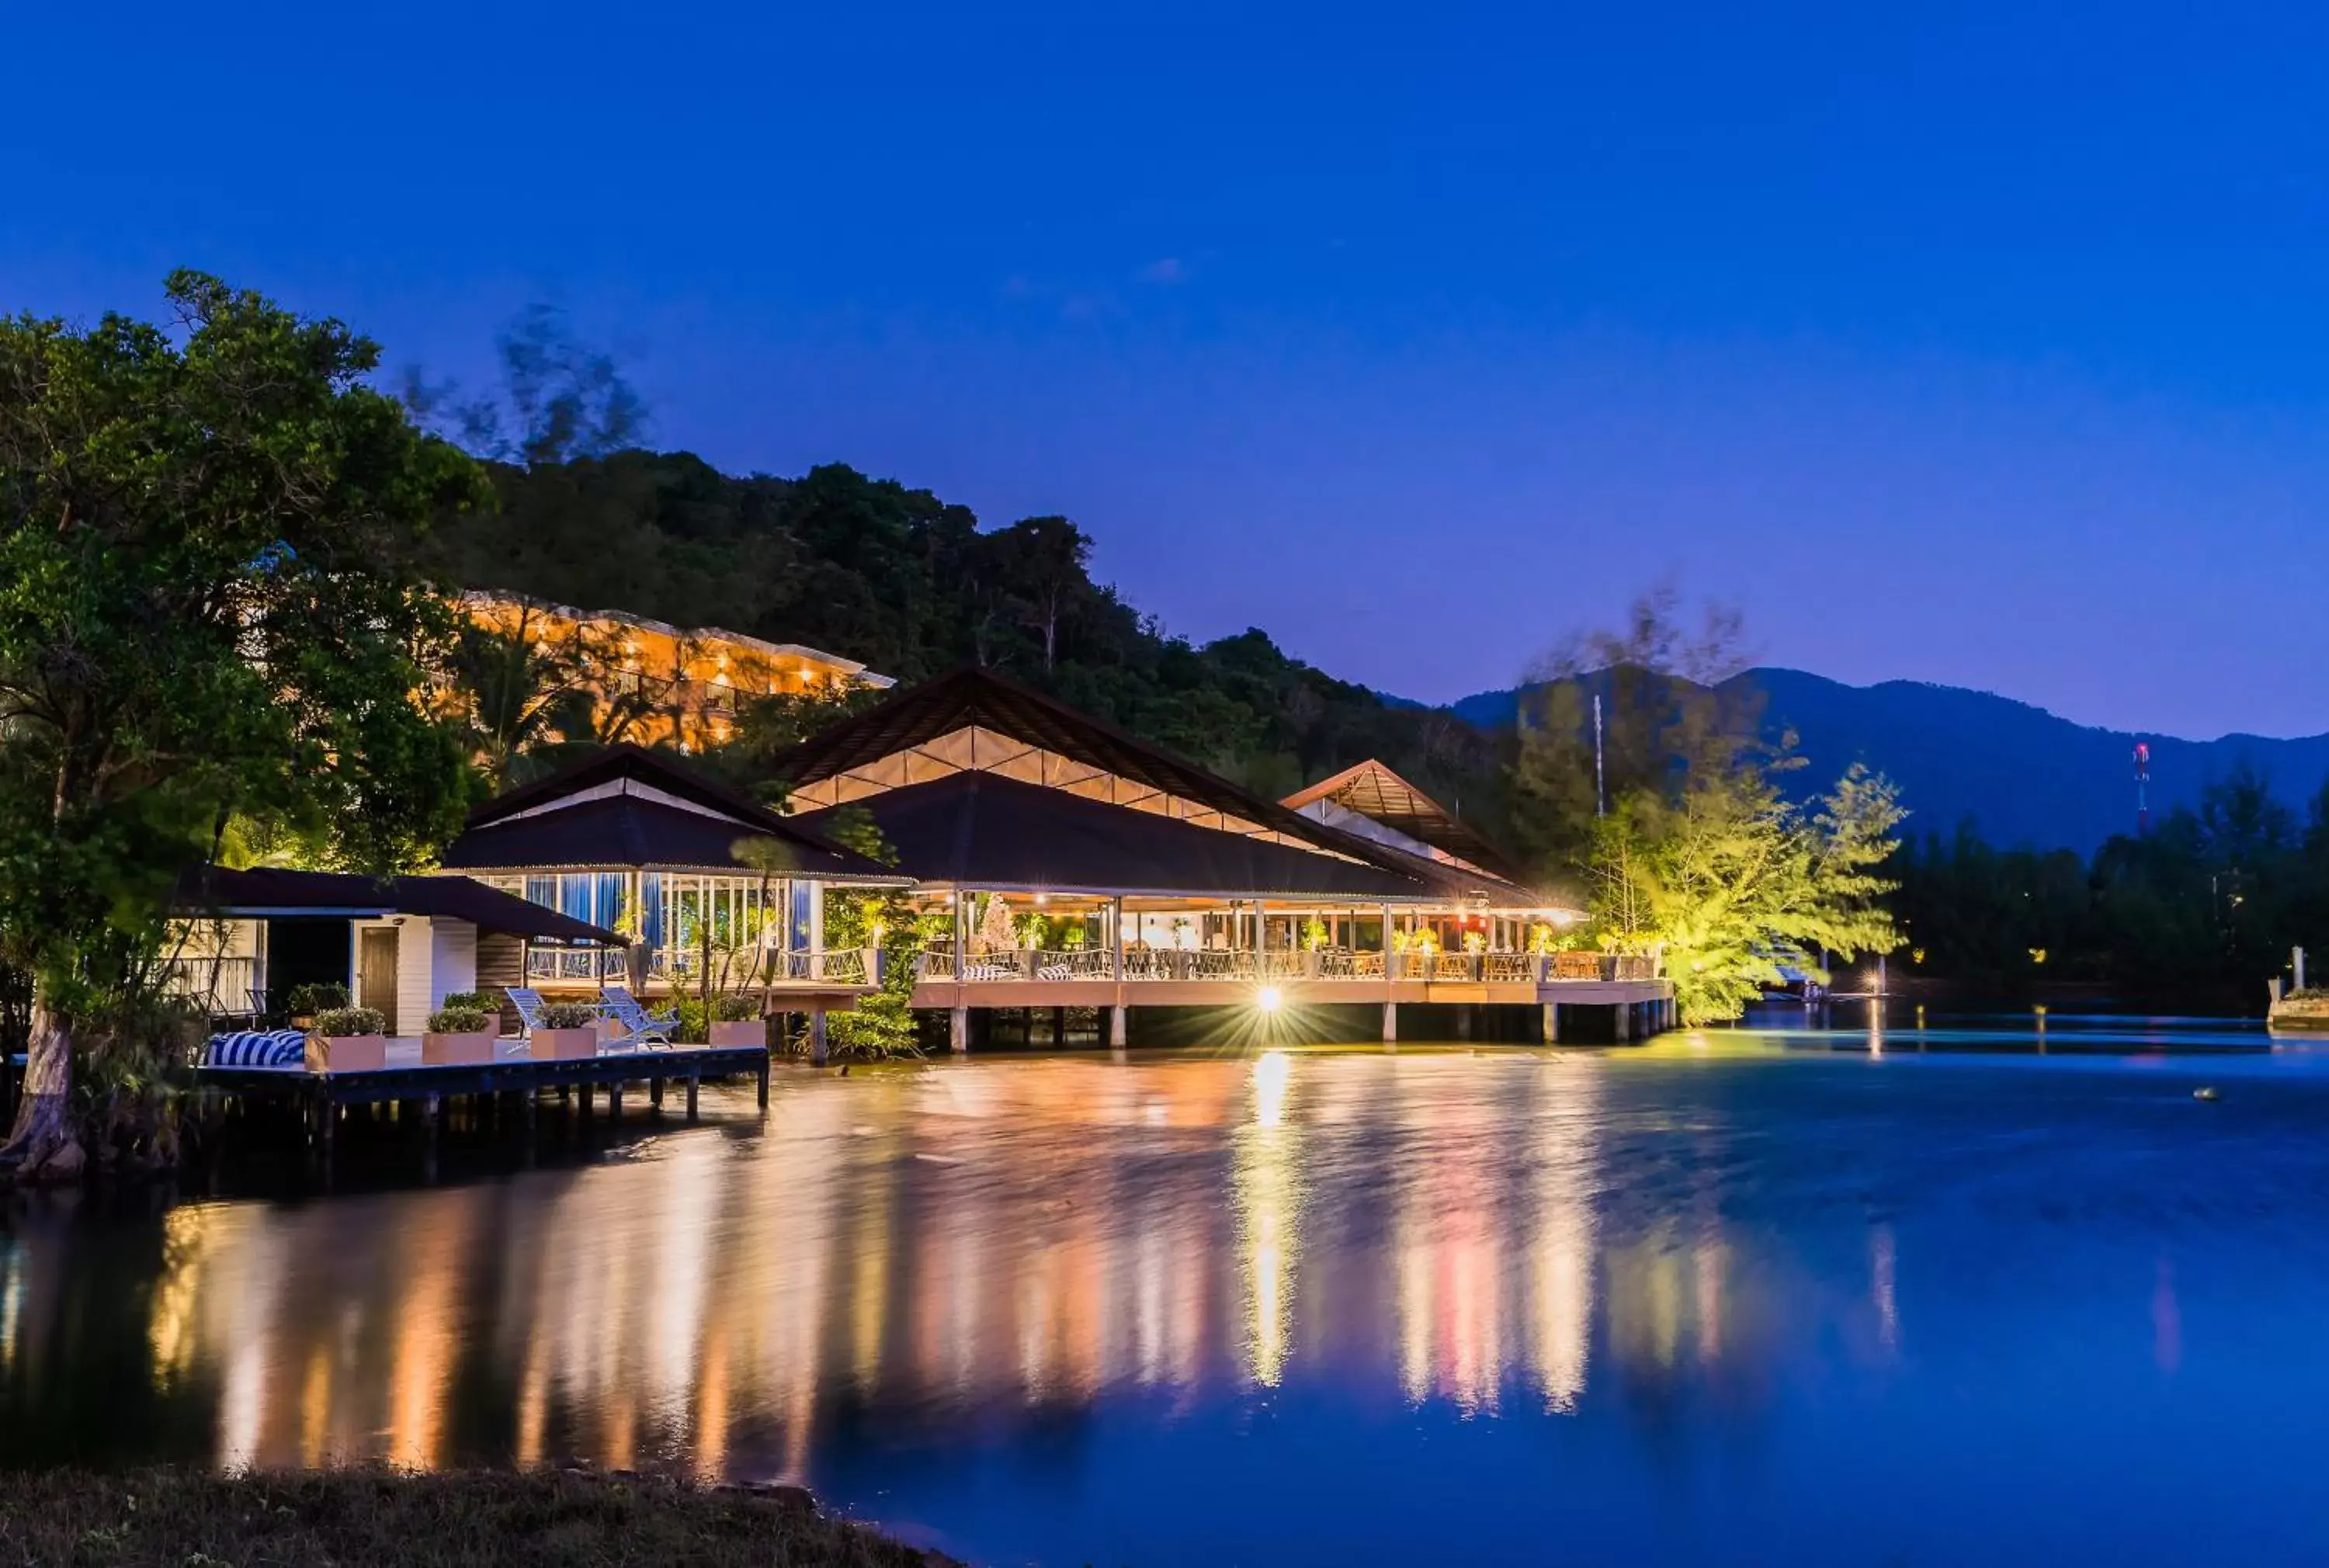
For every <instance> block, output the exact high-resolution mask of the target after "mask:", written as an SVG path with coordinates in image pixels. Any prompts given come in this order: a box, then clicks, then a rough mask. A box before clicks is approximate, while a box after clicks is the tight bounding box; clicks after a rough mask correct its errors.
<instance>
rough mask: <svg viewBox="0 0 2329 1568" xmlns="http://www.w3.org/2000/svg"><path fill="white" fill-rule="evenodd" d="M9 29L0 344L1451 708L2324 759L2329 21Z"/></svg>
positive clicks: (400, 14)
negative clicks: (796, 529)
mask: <svg viewBox="0 0 2329 1568" xmlns="http://www.w3.org/2000/svg"><path fill="white" fill-rule="evenodd" d="M1939 9H1943V8H1933V7H1908V6H1885V5H1865V4H1852V5H1844V4H1835V5H1799V6H1785V5H1780V6H1755V7H1743V6H1736V5H1721V6H1709V7H1706V8H1705V9H1704V10H1703V11H1693V10H1683V9H1679V8H1672V7H1665V8H1659V7H1648V6H1613V5H1594V6H1590V7H1570V6H1551V5H1508V6H1486V5H1482V6H1473V5H1460V4H1458V5H1429V6H1413V5H1407V6H1399V7H1383V6H1376V5H1364V4H1340V5H1315V6H1304V7H1297V6H1290V5H1280V6H1255V5H1210V4H1206V5H1176V6H1172V7H1165V8H1156V7H1142V8H1140V9H1139V10H1137V11H1136V12H1130V11H1127V12H1121V13H1118V12H1117V10H1116V8H1111V7H1105V6H1093V5H1070V4H1058V5H1050V6H1045V7H1039V8H1022V7H1016V6H1004V5H960V4H955V5H942V6H931V7H929V8H927V9H917V8H907V7H900V6H888V5H872V4H857V5H743V4H731V5H717V4H689V3H687V0H672V3H667V4H664V5H654V6H613V5H605V4H603V3H600V0H568V3H565V4H561V5H526V6H518V5H494V4H490V3H474V0H473V3H470V4H462V5H453V4H447V3H444V0H407V3H405V4H401V5H394V6H388V5H372V6H364V5H355V6H317V5H282V4H259V3H254V4H240V5H228V6H220V7H212V8H206V9H199V10H194V11H189V10H187V9H185V8H184V7H182V6H170V7H163V6H158V5H108V6H95V5H91V6H71V5H33V4H30V3H20V4H15V5H0V15H5V36H6V38H7V44H6V51H5V52H6V55H7V58H8V61H9V64H10V70H9V73H8V74H9V90H8V93H7V95H6V110H5V117H0V173H4V174H5V184H4V185H0V190H5V199H0V308H7V309H23V308H30V309H34V310H37V311H41V312H61V313H63V314H66V315H90V314H94V313H95V312H96V311H98V310H99V309H102V308H104V307H106V306H109V305H118V306H125V307H128V308H131V309H134V310H137V311H142V312H147V313H151V312H153V311H155V310H156V307H157V290H156V285H157V282H158V280H159V278H160V277H161V276H162V274H163V273H164V272H165V270H166V269H167V268H170V267H172V266H174V265H178V264H191V265H195V266H200V267H203V268H209V269H212V270H214V271H217V272H221V273H222V274H224V275H226V276H227V277H230V278H231V279H234V280H236V281H238V282H242V283H247V284H250V285H252V286H259V287H261V288H263V289H266V290H268V291H269V292H272V293H274V294H276V295H278V296H280V297H282V298H283V299H285V300H286V301H288V302H289V303H291V304H293V305H297V307H299V308H301V309H304V310H308V311H313V312H330V313H333V314H336V315H342V316H344V317H346V318H347V319H349V320H350V321H352V322H354V323H355V324H358V325H360V326H362V327H363V328H364V329H365V330H367V331H369V332H370V333H372V335H374V336H375V337H377V338H379V339H381V340H382V342H383V343H384V344H385V345H386V346H387V350H388V359H389V362H390V363H391V365H404V364H409V363H415V362H419V363H422V364H425V365H426V366H428V367H429V369H430V370H431V371H437V372H440V373H441V372H452V373H457V374H461V375H464V376H466V377H467V378H469V379H475V378H476V377H477V376H478V375H479V374H480V373H481V372H482V371H483V370H484V368H485V367H486V362H487V360H488V357H489V354H490V346H491V342H492V338H493V334H494V333H495V330H496V328H497V327H498V326H499V325H500V324H503V323H504V321H505V320H506V319H507V318H508V317H509V316H510V315H512V314H513V313H514V311H515V310H516V309H517V308H519V307H520V306H521V305H523V304H524V303H526V302H527V301H529V300H533V299H547V300H551V301H553V302H556V303H559V304H561V305H564V306H566V307H567V308H568V310H569V311H570V315H571V317H572V321H573V324H574V326H575V328H576V330H577V331H578V332H580V333H581V334H582V335H584V336H586V337H588V338H591V339H595V340H597V341H599V342H601V343H606V344H608V345H609V346H612V347H614V348H615V349H617V350H618V352H620V353H621V354H622V355H623V356H624V357H625V358H626V360H627V362H628V364H629V367H630V369H631V371H632V373H633V375H634V377H635V379H636V381H637V382H638V384H639V386H640V388H641V390H643V391H644V393H645V394H646V397H647V399H648V400H649V402H650V404H651V406H652V408H653V412H654V417H655V423H654V429H653V434H654V436H655V440H656V442H657V444H659V445H664V446H685V447H690V448H693V449H694V450H696V451H698V452H701V453H702V454H703V455H705V456H707V457H709V458H711V459H712V460H713V461H714V462H716V463H719V464H720V465H723V466H726V467H729V468H731V469H738V470H744V469H763V470H768V471H772V472H778V473H797V472H799V471H800V470H802V469H803V468H805V467H806V466H808V465H811V464H814V463H816V462H820V461H825V460H829V459H840V460H843V461H846V462H849V463H852V464H854V465H858V466H860V467H862V468H864V469H866V470H868V471H871V472H872V473H875V474H883V475H889V476H893V477H896V478H899V479H902V480H904V481H906V482H908V483H910V484H916V485H921V486H928V487H929V488H932V489H934V490H936V491H937V492H938V493H940V494H941V495H944V496H947V497H948V498H950V499H955V500H960V501H964V502H968V503H970V504H971V505H972V506H974V507H976V509H977V511H978V512H979V514H980V515H981V516H982V517H983V518H984V519H985V520H986V521H989V522H1002V521H1009V520H1010V519H1012V518H1014V517H1017V516H1022V515H1025V514H1029V513H1032V512H1066V513H1068V514H1070V516H1073V517H1075V518H1076V519H1077V520H1078V521H1080V522H1082V523H1083V524H1084V525H1085V526H1086V527H1087V528H1088V529H1089V530H1090V531H1091V533H1092V534H1093V535H1094V536H1095V538H1096V539H1097V540H1098V559H1097V562H1096V567H1097V569H1098V572H1099V574H1100V575H1101V576H1102V577H1108V578H1112V579H1114V580H1116V581H1117V582H1118V583H1119V584H1121V585H1122V586H1123V587H1125V589H1126V591H1127V594H1128V595H1129V596H1130V597H1131V598H1132V599H1133V600H1134V602H1135V603H1136V604H1138V605H1140V606H1143V607H1144V608H1146V609H1150V610H1153V611H1155V612H1156V613H1158V614H1159V615H1162V616H1163V617H1164V619H1165V622H1166V624H1168V626H1170V627H1171V628H1172V629H1174V630H1176V631H1181V632H1184V633H1187V634H1192V635H1194V636H1198V637H1205V636H1211V635H1214V634H1221V633H1223V632H1229V631H1235V630H1238V629H1240V628H1242V627H1244V626H1245V625H1247V624H1260V625H1263V626H1265V627H1267V628H1268V629H1269V630H1270V631H1271V632H1273V633H1274V634H1277V635H1278V638H1279V639H1280V641H1281V642H1283V643H1285V644H1286V645H1287V647H1288V648H1290V649H1291V650H1292V651H1293V652H1295V653H1297V654H1299V655H1301V656H1303V657H1305V658H1307V659H1310V660H1312V661H1315V662H1317V663H1319V664H1321V665H1323V666H1325V667H1326V668H1327V669H1329V670H1331V671H1334V672H1336V673H1338V674H1342V675H1344V676H1346V677H1349V678H1352V679H1355V680H1361V681H1367V682H1369V683H1371V684H1374V685H1377V686H1381V687H1384V688H1387V689H1390V690H1398V691H1401V692H1404V693H1407V694H1410V695H1412V696H1416V697H1419V698H1428V699H1447V698H1453V697H1456V696H1457V695H1460V694H1462V693H1465V692H1467V691H1470V690H1476V689H1478V688H1481V687H1485V686H1493V685H1502V684H1507V683H1509V682H1510V681H1512V680H1513V678H1514V676H1515V675H1516V674H1517V673H1518V672H1519V671H1521V669H1522V668H1523V665H1524V663H1525V662H1527V661H1528V659H1529V658H1530V657H1531V655H1532V654H1533V653H1536V652H1538V651H1539V650H1540V649H1541V648H1542V647H1543V646H1544V645H1545V644H1547V643H1550V642H1551V641H1553V640H1554V639H1555V638H1556V637H1557V636H1558V635H1559V634H1561V633H1562V632H1563V631H1565V630H1568V629H1571V628H1574V627H1577V626H1579V625H1582V624H1598V623H1605V622H1607V621H1608V620H1610V619H1612V618H1613V617H1614V616H1615V615H1617V613H1618V611H1619V610H1620V609H1621V608H1622V606H1623V605H1624V603H1625V601H1626V600H1627V598H1628V597H1629V596H1631V595H1632V594H1633V593H1634V592H1636V590H1638V589H1639V588H1641V587H1644V586H1645V585H1647V584H1649V583H1651V582H1652V581H1654V580H1655V579H1656V578H1658V577H1660V576H1661V575H1662V574H1664V573H1666V572H1667V571H1669V570H1678V571H1679V572H1680V576H1681V582H1682V585H1683V588H1684V590H1685V592H1694V593H1703V592H1708V591H1714V592H1719V593H1721V594H1722V595H1724V596H1728V597H1730V598H1732V599H1735V600H1736V601H1738V602H1739V603H1740V604H1741V605H1742V606H1743V607H1744V608H1745V610H1746V611H1747V613H1748V615H1749V622H1750V625H1751V628H1752V631H1753V633H1754V635H1755V639H1756V642H1757V643H1758V644H1759V649H1760V651H1761V653H1763V654H1764V655H1765V656H1766V657H1767V658H1768V660H1770V661H1772V662H1780V663H1787V664H1792V665H1796V666H1799V667H1802V668H1806V669H1810V670H1815V671H1820V672H1822V673H1825V674H1828V675H1833V676H1835V677H1838V678H1840V679H1843V680H1848V681H1854V682H1865V681H1875V680H1880V679H1884V678H1888V677H1894V676H1906V677H1913V678H1919V679H1927V680H1934V681H1950V682H1956V683H1962V684H1966V685H1973V686H1980V687H1986V688H1990V689H1992V690H1999V691H2003V692H2005V693H2007V694H2009V695H2013V696H2016V697H2022V698H2025V699H2030V700H2032V701H2036V702H2041V703H2043V704H2045V705H2047V706H2049V707H2051V708H2053V709H2057V710H2058V711H2060V712H2062V713H2064V714H2067V715H2068V716H2070V717H2071V718H2078V719H2080V720H2084V721H2088V722H2096V723H2109V724H2115V725H2119V726H2124V727H2127V728H2151V729H2159V730H2164V731H2168V732H2174V733H2183V734H2189V735H2194V736H2212V735H2214V734H2217V733H2219V732H2221V731H2223V730H2226V729H2231V728H2248V729H2253V730H2257V731H2259V732H2263V733H2268V734H2291V733H2300V732H2311V731H2318V730H2323V729H2329V660H2325V659H2324V656H2323V653H2322V644H2321V638H2320V633H2319V630H2318V627H2319V625H2320V614H2319V604H2320V593H2319V583H2318V580H2317V574H2318V573H2319V572H2320V570H2321V568H2322V564H2323V562H2322V552H2321V550H2320V549H2319V548H2318V545H2317V543H2316V542H2315V541H2317V540H2319V539H2320V538H2321V534H2322V530H2321V519H2322V517H2323V514H2324V506H2329V445H2324V441H2323V440H2322V438H2321V437H2322V431H2323V427H2324V418H2329V156H2324V154H2329V117H2324V115H2323V114H2322V113H2321V101H2320V99H2321V93H2320V88H2321V80H2322V78H2321V71H2322V62H2323V61H2324V59H2329V48H2324V45H2329V12H2324V10H2323V9H2322V8H2320V7H2317V6H2302V7H2301V6H2295V5H2290V6H2287V7H2283V8H2280V11H2279V14H2275V13H2273V12H2263V13H2256V14H2246V15H2240V14H2233V9H2232V8H2227V7H2221V6H2219V7H2202V6H2198V5H2192V6H2188V7H2173V8H2171V7H2166V6H2159V5H2145V4H2142V3H2141V0H2133V3H2130V0H2117V3H2115V4H2108V5H2101V4H2098V5H2081V6H2070V5H2057V6H2051V7H2045V8H2043V9H2044V10H2045V11H2046V12H2048V13H2049V14H2047V15H2044V16H2042V17H2039V18H2036V19H2033V18H2032V15H2030V14H2028V13H2030V12H2032V10H2034V9H2038V8H2032V7H2027V6H2020V5H1995V6H1991V7H1986V8H1984V9H1983V10H1976V9H1975V8H1972V7H1947V8H1946V9H1947V11H1948V12H1949V13H1950V14H1949V15H1948V16H1947V17H1946V18H1942V17H1925V18H1918V19H1913V20H1912V19H1911V18H1910V17H1909V13H1910V12H1912V11H1920V10H1939Z"/></svg>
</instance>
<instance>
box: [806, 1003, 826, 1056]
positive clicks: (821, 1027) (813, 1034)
mask: <svg viewBox="0 0 2329 1568" xmlns="http://www.w3.org/2000/svg"><path fill="white" fill-rule="evenodd" d="M826 1055H827V1051H826V1047H825V1009H823V1008H817V1009H815V1010H813V1011H812V1012H810V1014H809V1015H808V1059H809V1063H810V1065H811V1066H818V1067H822V1066H825V1056H826Z"/></svg>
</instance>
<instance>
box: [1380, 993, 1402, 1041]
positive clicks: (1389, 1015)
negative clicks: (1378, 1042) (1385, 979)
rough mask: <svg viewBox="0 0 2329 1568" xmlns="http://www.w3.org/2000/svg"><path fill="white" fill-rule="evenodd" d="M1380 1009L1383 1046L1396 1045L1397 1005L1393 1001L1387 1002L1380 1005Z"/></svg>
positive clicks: (1397, 1026) (1397, 1031)
mask: <svg viewBox="0 0 2329 1568" xmlns="http://www.w3.org/2000/svg"><path fill="white" fill-rule="evenodd" d="M1382 1009H1383V1028H1382V1038H1383V1044H1384V1045H1387V1046H1391V1045H1397V1044H1398V1043H1399V1003H1397V1002H1395V1001H1387V1002H1385V1003H1383V1004H1382Z"/></svg>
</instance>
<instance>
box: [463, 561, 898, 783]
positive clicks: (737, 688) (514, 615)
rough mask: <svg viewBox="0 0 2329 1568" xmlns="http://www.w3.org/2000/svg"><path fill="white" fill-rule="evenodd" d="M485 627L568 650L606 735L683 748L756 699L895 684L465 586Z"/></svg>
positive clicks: (713, 629) (793, 651) (711, 633)
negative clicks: (474, 590)
mask: <svg viewBox="0 0 2329 1568" xmlns="http://www.w3.org/2000/svg"><path fill="white" fill-rule="evenodd" d="M458 607H459V609H460V611H461V613H462V614H463V615H466V616H467V617H468V618H469V619H470V620H472V621H475V622H476V623H477V624H479V625H483V626H487V627H490V628H492V629H493V630H495V631H496V632H500V633H502V634H504V635H507V636H512V637H518V638H522V639H523V640H525V641H527V642H529V643H537V644H540V645H541V646H542V647H544V648H546V649H550V650H553V651H555V652H557V653H560V654H561V656H562V657H563V659H564V661H565V662H568V663H569V665H570V667H571V669H572V670H573V671H574V678H575V680H576V682H577V685H578V688H579V690H580V692H581V693H582V694H583V695H584V696H585V697H587V699H589V702H590V704H591V708H592V727H593V729H594V731H595V732H596V733H598V734H599V735H602V736H607V737H610V738H619V739H623V740H628V741H634V742H636V743H638V744H641V745H646V746H676V747H678V748H679V749H681V750H683V751H694V750H700V749H702V748H703V747H705V746H716V745H719V744H720V743H721V742H722V741H724V740H726V739H728V738H729V737H730V735H731V733H732V731H733V726H734V723H735V719H736V710H737V706H738V704H739V703H740V701H742V700H744V699H748V698H752V697H771V696H814V695H820V694H828V693H834V692H840V691H846V690H851V689H852V688H854V687H872V688H876V689H882V688H886V687H888V686H889V685H891V680H890V677H888V676H886V675H877V674H875V673H873V672H872V671H870V670H868V669H866V668H865V666H864V665H863V664H861V663H859V662H856V661H855V660H853V659H844V658H841V657H840V656H839V655H837V654H833V653H821V652H819V651H818V650H816V649H815V648H804V647H802V646H800V645H799V644H798V643H768V642H763V641H762V640H761V639H759V638H758V637H748V636H746V635H744V634H742V633H740V632H725V631H721V629H720V628H719V627H717V626H702V627H694V628H682V627H679V626H674V625H671V624H667V623H665V622H663V621H654V620H649V619H647V618H646V616H644V615H629V614H627V613H626V612H624V611H621V610H579V609H575V608H572V607H571V606H565V605H552V604H544V603H542V602H541V601H538V600H533V599H523V598H517V597H514V596H507V595H501V594H486V593H470V594H465V595H463V596H461V598H460V600H459V601H458Z"/></svg>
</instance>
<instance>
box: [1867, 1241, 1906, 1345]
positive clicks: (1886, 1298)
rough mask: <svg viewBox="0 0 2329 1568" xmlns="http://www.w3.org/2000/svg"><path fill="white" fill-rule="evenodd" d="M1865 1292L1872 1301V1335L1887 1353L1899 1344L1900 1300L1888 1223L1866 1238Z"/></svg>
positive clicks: (1895, 1262)
mask: <svg viewBox="0 0 2329 1568" xmlns="http://www.w3.org/2000/svg"><path fill="white" fill-rule="evenodd" d="M1868 1251H1869V1259H1868V1275H1869V1279H1868V1292H1869V1295H1870V1296H1871V1297H1872V1298H1873V1299H1874V1300H1875V1303H1876V1337H1877V1339H1878V1342H1879V1343H1881V1345H1882V1346H1883V1347H1884V1348H1885V1351H1886V1352H1887V1353H1888V1354H1889V1353H1891V1352H1893V1351H1897V1350H1899V1349H1900V1298H1899V1295H1898V1293H1897V1291H1896V1288H1895V1285H1894V1281H1893V1271H1894V1269H1895V1268H1896V1267H1897V1266H1898V1260H1897V1257H1896V1254H1895V1252H1894V1243H1893V1240H1892V1227H1891V1225H1878V1226H1877V1227H1876V1229H1875V1233H1874V1234H1873V1235H1871V1236H1870V1237H1869V1242H1868Z"/></svg>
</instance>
